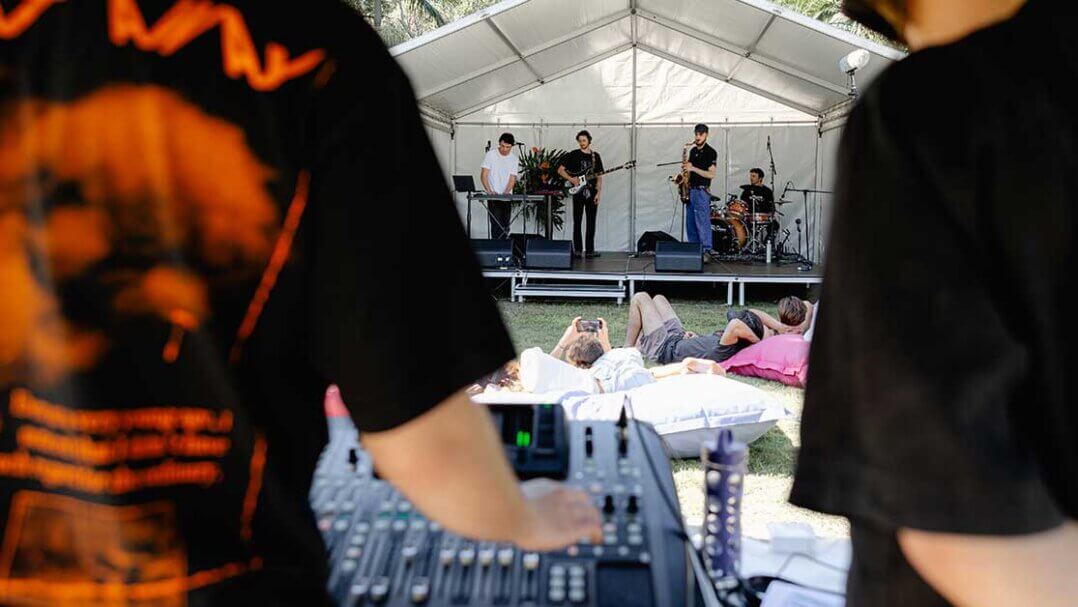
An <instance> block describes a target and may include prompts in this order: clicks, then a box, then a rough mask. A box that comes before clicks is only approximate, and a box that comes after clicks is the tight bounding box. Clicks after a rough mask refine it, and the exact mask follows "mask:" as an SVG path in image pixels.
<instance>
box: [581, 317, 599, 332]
mask: <svg viewBox="0 0 1078 607" xmlns="http://www.w3.org/2000/svg"><path fill="white" fill-rule="evenodd" d="M576 330H577V331H581V332H583V333H598V332H599V321H597V320H580V321H577V323H576Z"/></svg>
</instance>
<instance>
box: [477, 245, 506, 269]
mask: <svg viewBox="0 0 1078 607" xmlns="http://www.w3.org/2000/svg"><path fill="white" fill-rule="evenodd" d="M472 249H474V250H475V256H476V258H478V259H479V265H480V266H482V267H484V268H508V267H511V266H512V265H513V245H512V243H510V242H509V241H508V240H490V239H485V238H474V239H472Z"/></svg>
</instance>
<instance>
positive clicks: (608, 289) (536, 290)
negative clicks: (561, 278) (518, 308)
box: [515, 283, 625, 303]
mask: <svg viewBox="0 0 1078 607" xmlns="http://www.w3.org/2000/svg"><path fill="white" fill-rule="evenodd" d="M515 295H516V296H517V297H518V298H521V299H523V298H524V297H564V298H574V299H616V300H618V303H621V301H622V300H623V299H625V287H624V286H620V287H615V286H608V285H589V284H579V283H576V284H522V285H517V287H516V291H515Z"/></svg>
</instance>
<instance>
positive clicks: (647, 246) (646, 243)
mask: <svg viewBox="0 0 1078 607" xmlns="http://www.w3.org/2000/svg"><path fill="white" fill-rule="evenodd" d="M677 241H678V239H677V238H674V237H673V236H671V235H669V234H667V233H666V232H644V233H643V235H641V236H640V240H637V241H636V252H637V253H654V252H655V245H656V243H660V242H677Z"/></svg>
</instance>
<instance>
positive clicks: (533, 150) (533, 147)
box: [532, 145, 539, 154]
mask: <svg viewBox="0 0 1078 607" xmlns="http://www.w3.org/2000/svg"><path fill="white" fill-rule="evenodd" d="M538 153H539V148H537V147H536V146H534V145H533V146H532V154H538Z"/></svg>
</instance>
